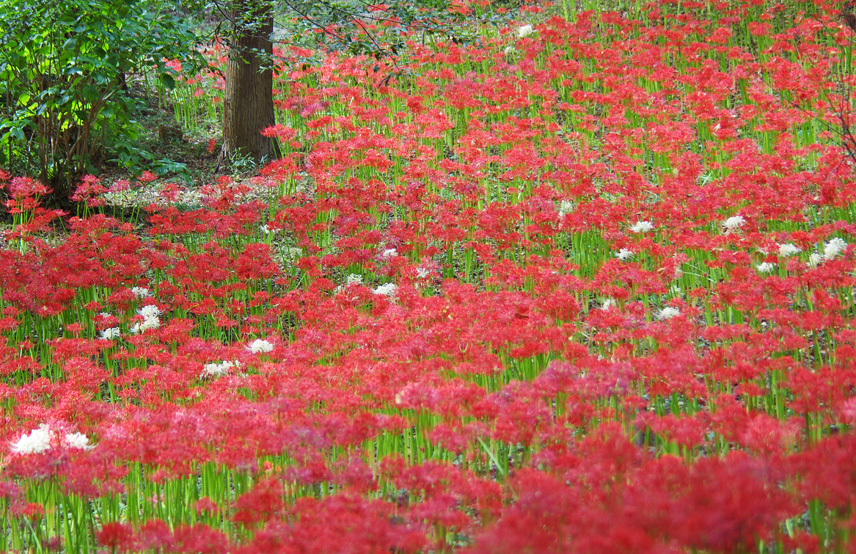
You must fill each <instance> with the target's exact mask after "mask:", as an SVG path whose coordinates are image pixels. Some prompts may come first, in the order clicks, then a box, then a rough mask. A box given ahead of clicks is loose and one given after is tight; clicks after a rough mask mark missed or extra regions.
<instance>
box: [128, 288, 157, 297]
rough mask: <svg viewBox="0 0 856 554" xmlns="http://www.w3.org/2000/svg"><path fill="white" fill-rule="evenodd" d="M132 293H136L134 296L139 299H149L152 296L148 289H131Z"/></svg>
mask: <svg viewBox="0 0 856 554" xmlns="http://www.w3.org/2000/svg"><path fill="white" fill-rule="evenodd" d="M131 292H132V293H134V296H136V297H137V298H147V297H149V296H151V295H152V293H151V292H150V291H149V289H147V288H146V287H134V288H132V289H131Z"/></svg>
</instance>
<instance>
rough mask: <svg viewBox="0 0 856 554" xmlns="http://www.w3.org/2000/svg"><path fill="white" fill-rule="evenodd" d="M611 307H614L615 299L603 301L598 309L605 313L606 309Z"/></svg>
mask: <svg viewBox="0 0 856 554" xmlns="http://www.w3.org/2000/svg"><path fill="white" fill-rule="evenodd" d="M613 306H615V299H614V298H605V299H604V300H603V304H602V305H601V306H600V309H601V310H602V311H604V312H605V311H607V310H608V309H610V308H612V307H613Z"/></svg>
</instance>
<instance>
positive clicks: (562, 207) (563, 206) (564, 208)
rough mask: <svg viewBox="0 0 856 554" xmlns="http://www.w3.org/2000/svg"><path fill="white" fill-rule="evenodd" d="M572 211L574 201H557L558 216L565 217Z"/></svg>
mask: <svg viewBox="0 0 856 554" xmlns="http://www.w3.org/2000/svg"><path fill="white" fill-rule="evenodd" d="M572 211H574V203H573V202H570V201H568V200H562V201H561V202H560V203H559V217H565V216H566V215H568V214H569V213H571V212H572Z"/></svg>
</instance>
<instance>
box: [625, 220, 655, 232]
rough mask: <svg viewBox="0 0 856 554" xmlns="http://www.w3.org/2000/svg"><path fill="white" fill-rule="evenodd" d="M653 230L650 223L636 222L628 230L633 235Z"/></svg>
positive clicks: (652, 225)
mask: <svg viewBox="0 0 856 554" xmlns="http://www.w3.org/2000/svg"><path fill="white" fill-rule="evenodd" d="M653 228H654V224H653V223H651V222H650V221H637V222H636V223H635V224H633V225H631V226H630V230H631V231H633V232H634V233H647V232H648V231H650V230H651V229H653Z"/></svg>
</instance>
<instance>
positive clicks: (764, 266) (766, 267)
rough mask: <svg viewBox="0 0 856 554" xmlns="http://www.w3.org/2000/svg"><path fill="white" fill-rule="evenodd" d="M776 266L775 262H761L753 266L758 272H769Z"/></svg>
mask: <svg viewBox="0 0 856 554" xmlns="http://www.w3.org/2000/svg"><path fill="white" fill-rule="evenodd" d="M775 268H776V264H771V263H769V262H763V263H760V264H758V265H756V266H755V269H757V270H758V271H759V272H760V273H770V272H771V271H773V270H774V269H775Z"/></svg>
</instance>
